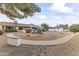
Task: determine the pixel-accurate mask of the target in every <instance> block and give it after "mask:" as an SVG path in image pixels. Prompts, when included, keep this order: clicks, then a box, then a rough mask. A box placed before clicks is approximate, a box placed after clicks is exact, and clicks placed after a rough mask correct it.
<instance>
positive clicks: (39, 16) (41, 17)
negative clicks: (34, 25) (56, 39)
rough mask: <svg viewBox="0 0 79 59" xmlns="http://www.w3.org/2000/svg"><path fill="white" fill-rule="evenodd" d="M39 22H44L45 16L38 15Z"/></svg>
mask: <svg viewBox="0 0 79 59" xmlns="http://www.w3.org/2000/svg"><path fill="white" fill-rule="evenodd" d="M37 17H38V18H39V19H40V20H46V19H47V17H46V16H45V15H38V16H37Z"/></svg>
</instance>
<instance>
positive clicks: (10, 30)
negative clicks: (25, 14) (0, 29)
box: [4, 29, 17, 32]
mask: <svg viewBox="0 0 79 59" xmlns="http://www.w3.org/2000/svg"><path fill="white" fill-rule="evenodd" d="M4 31H5V32H17V30H14V29H6V30H4Z"/></svg>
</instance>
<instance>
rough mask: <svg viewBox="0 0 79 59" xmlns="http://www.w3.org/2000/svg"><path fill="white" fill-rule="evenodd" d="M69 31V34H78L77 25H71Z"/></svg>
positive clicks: (78, 27) (78, 26)
mask: <svg viewBox="0 0 79 59" xmlns="http://www.w3.org/2000/svg"><path fill="white" fill-rule="evenodd" d="M69 29H70V31H71V32H79V24H73V25H71V26H70V28H69Z"/></svg>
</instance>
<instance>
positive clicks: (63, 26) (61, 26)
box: [56, 24, 68, 30]
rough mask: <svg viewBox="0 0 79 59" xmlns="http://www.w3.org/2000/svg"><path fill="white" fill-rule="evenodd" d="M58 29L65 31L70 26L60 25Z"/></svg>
mask: <svg viewBox="0 0 79 59" xmlns="http://www.w3.org/2000/svg"><path fill="white" fill-rule="evenodd" d="M56 27H58V29H59V28H63V30H65V29H67V28H68V24H59V25H57V26H56Z"/></svg>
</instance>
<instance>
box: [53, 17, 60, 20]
mask: <svg viewBox="0 0 79 59" xmlns="http://www.w3.org/2000/svg"><path fill="white" fill-rule="evenodd" d="M52 18H53V19H57V20H58V19H61V17H60V16H52Z"/></svg>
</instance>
